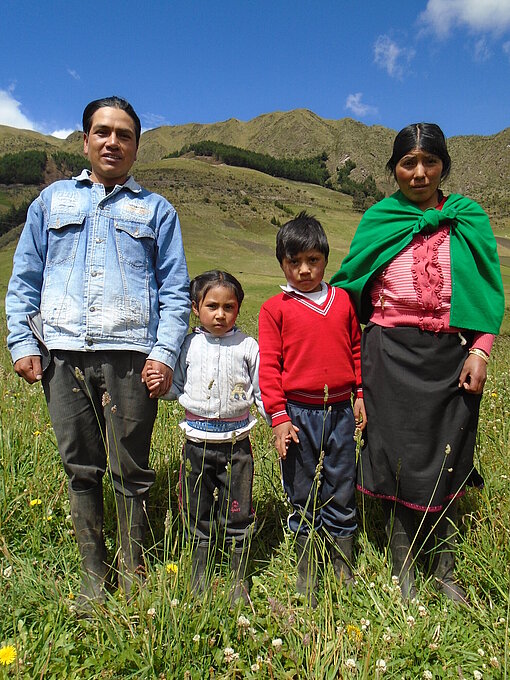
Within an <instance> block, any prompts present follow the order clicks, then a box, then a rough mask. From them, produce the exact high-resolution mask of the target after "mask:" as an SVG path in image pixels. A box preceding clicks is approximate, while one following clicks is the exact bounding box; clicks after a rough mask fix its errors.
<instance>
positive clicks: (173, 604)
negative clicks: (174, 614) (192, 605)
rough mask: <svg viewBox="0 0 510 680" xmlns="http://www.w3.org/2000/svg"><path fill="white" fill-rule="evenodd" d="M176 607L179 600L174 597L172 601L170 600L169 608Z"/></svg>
mask: <svg viewBox="0 0 510 680" xmlns="http://www.w3.org/2000/svg"><path fill="white" fill-rule="evenodd" d="M178 605H179V600H178V599H177V598H176V597H174V599H173V600H170V606H171V607H177V606H178Z"/></svg>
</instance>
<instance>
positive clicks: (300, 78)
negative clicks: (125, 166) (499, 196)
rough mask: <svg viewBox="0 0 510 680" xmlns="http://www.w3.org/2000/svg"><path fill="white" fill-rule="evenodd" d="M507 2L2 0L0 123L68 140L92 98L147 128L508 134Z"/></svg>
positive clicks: (509, 5)
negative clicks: (263, 125) (297, 115)
mask: <svg viewBox="0 0 510 680" xmlns="http://www.w3.org/2000/svg"><path fill="white" fill-rule="evenodd" d="M509 76H510V0H402V1H396V0H385V1H384V2H383V1H382V0H371V1H368V0H367V1H365V0H321V2H318V1H317V0H166V1H165V0H155V1H151V0H149V1H148V2H145V3H143V2H140V0H123V1H122V2H120V1H119V0H109V1H108V2H105V1H104V0H102V1H101V2H97V1H96V0H91V1H90V2H69V0H65V1H62V0H54V1H50V2H39V3H34V2H33V0H30V1H28V0H4V1H3V2H2V11H1V20H0V124H4V125H11V126H13V127H20V128H28V129H34V130H38V131H40V132H44V133H46V134H53V133H55V134H56V135H57V136H66V135H67V134H69V132H70V131H72V130H75V129H80V127H81V126H80V118H81V113H82V110H83V108H84V106H85V105H86V104H87V102H88V101H90V100H91V99H95V98H97V97H102V96H107V95H111V94H118V95H120V96H123V97H126V98H127V99H129V100H130V101H131V103H132V104H133V105H134V107H135V109H136V110H137V112H138V114H139V115H140V118H141V119H142V124H143V126H144V128H145V129H148V128H150V127H156V126H158V125H164V124H170V125H177V124H183V123H191V122H198V123H211V122H216V121H221V120H226V119H227V118H230V117H234V118H239V119H241V120H249V119H251V118H254V117H255V116H258V115H260V114H262V113H268V112H272V111H277V110H278V111H287V110H291V109H295V108H308V109H311V110H312V111H314V112H315V113H317V114H318V115H319V116H322V117H324V118H333V119H338V118H344V117H346V116H348V117H351V118H355V119H356V120H359V121H362V122H363V123H366V124H367V125H374V124H379V125H384V126H386V127H390V128H394V129H400V128H402V127H404V126H405V125H407V124H408V123H411V122H417V121H419V120H426V121H432V122H437V123H439V125H441V127H442V128H443V130H444V131H445V133H446V135H447V136H449V137H450V136H452V135H462V134H482V135H490V134H494V133H496V132H499V131H500V130H502V129H504V128H506V127H509V126H510V88H509V85H510V78H509Z"/></svg>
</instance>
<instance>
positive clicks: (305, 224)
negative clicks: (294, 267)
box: [276, 210, 329, 264]
mask: <svg viewBox="0 0 510 680" xmlns="http://www.w3.org/2000/svg"><path fill="white" fill-rule="evenodd" d="M306 250H318V251H319V252H320V253H322V254H323V255H324V257H325V258H326V260H327V259H328V256H329V244H328V239H327V236H326V233H325V231H324V229H323V228H322V225H321V223H320V222H319V220H317V219H316V218H315V217H313V215H309V214H308V213H307V212H306V211H305V210H303V211H302V212H300V213H299V215H297V216H296V217H295V218H294V219H293V220H289V221H288V222H286V223H285V224H284V225H283V226H282V227H280V229H278V233H277V234H276V257H277V259H278V262H279V263H280V264H282V262H283V258H284V257H288V258H292V257H295V256H296V255H297V254H298V253H302V252H304V251H306Z"/></svg>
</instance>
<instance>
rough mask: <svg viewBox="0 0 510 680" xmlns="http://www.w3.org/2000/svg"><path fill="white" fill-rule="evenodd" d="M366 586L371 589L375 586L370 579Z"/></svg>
mask: <svg viewBox="0 0 510 680" xmlns="http://www.w3.org/2000/svg"><path fill="white" fill-rule="evenodd" d="M368 587H369V588H372V589H373V588H375V583H374V581H370V583H369V584H368Z"/></svg>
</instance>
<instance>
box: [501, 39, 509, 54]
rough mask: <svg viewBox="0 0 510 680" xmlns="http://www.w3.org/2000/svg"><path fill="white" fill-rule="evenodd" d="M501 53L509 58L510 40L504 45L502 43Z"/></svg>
mask: <svg viewBox="0 0 510 680" xmlns="http://www.w3.org/2000/svg"><path fill="white" fill-rule="evenodd" d="M502 47H503V52H504V53H505V54H506V55H507V56H508V57H510V40H508V41H507V42H506V43H503V45H502Z"/></svg>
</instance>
